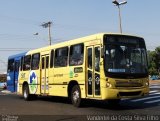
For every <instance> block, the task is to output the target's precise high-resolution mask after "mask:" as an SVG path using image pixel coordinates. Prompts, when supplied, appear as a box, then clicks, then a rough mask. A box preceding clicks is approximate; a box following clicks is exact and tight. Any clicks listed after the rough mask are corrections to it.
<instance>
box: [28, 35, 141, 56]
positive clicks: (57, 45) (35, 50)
mask: <svg viewBox="0 0 160 121" xmlns="http://www.w3.org/2000/svg"><path fill="white" fill-rule="evenodd" d="M107 34H108V35H126V36H134V37H139V36H136V35H131V34H122V33H98V34H93V35H89V36H85V37H81V38H77V39H73V40H68V41H63V42H59V43H55V44H53V45H51V46H46V47H42V48H38V49H34V50H30V51H28V52H27V54H30V53H36V52H40V51H44V50H45V51H47V50H50V49H52V48H61V47H64V46H68V45H71V44H78V43H83V42H86V41H90V40H95V39H102V38H103V36H104V35H107ZM139 38H142V37H139Z"/></svg>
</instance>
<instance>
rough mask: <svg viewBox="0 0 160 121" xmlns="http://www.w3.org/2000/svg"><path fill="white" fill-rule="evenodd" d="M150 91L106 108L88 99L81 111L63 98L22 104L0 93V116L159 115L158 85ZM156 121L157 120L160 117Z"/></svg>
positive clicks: (159, 88) (21, 101)
mask: <svg viewBox="0 0 160 121" xmlns="http://www.w3.org/2000/svg"><path fill="white" fill-rule="evenodd" d="M150 90H151V91H150V94H149V95H148V96H146V97H143V98H136V99H125V100H122V101H121V103H120V106H118V107H113V106H109V105H108V104H107V103H106V102H101V101H93V100H88V101H85V105H84V106H83V107H81V108H76V107H73V106H72V105H71V104H70V103H69V102H68V100H67V99H66V98H57V97H39V98H38V99H37V100H33V101H24V100H23V98H22V97H21V96H18V95H15V94H4V93H0V114H1V115H2V116H4V117H2V119H3V118H6V117H5V116H6V114H7V115H14V116H16V115H58V116H59V115H62V116H60V117H58V118H57V120H59V119H61V118H62V117H65V116H77V115H79V117H80V118H82V117H81V116H80V115H83V116H85V118H86V116H87V115H88V116H90V115H91V116H98V115H101V116H102V115H105V116H108V115H109V116H112V115H122V116H123V115H128V116H133V115H145V116H147V115H149V116H152V115H160V84H159V85H157V84H152V85H151V86H150ZM83 118H84V117H83ZM90 118H95V117H90ZM106 118H107V117H106ZM128 118H129V117H128ZM149 118H150V117H149ZM157 118H158V117H155V119H157ZM40 119H42V118H40ZM54 119H55V117H54ZM86 119H87V118H86ZM66 120H70V118H68V117H67V118H66ZM73 120H75V119H73ZM121 120H122V119H121ZM158 120H160V117H159V119H158Z"/></svg>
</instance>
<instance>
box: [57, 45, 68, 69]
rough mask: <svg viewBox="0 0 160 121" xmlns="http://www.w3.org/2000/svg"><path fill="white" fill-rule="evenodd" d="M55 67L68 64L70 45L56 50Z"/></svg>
mask: <svg viewBox="0 0 160 121" xmlns="http://www.w3.org/2000/svg"><path fill="white" fill-rule="evenodd" d="M54 60H55V61H54V66H55V67H65V66H67V60H68V47H64V48H59V49H56V50H55V59H54Z"/></svg>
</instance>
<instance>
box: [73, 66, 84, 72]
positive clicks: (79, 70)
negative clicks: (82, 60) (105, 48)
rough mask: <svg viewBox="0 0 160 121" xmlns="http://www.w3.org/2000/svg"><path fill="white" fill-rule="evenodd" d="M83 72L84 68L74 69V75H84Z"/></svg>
mask: <svg viewBox="0 0 160 121" xmlns="http://www.w3.org/2000/svg"><path fill="white" fill-rule="evenodd" d="M82 72H83V68H82V67H76V68H74V73H82Z"/></svg>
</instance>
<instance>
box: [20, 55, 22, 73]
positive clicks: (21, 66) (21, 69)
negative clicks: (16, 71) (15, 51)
mask: <svg viewBox="0 0 160 121" xmlns="http://www.w3.org/2000/svg"><path fill="white" fill-rule="evenodd" d="M20 70H21V71H22V70H23V57H21V65H20Z"/></svg>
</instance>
